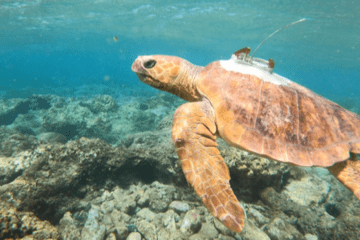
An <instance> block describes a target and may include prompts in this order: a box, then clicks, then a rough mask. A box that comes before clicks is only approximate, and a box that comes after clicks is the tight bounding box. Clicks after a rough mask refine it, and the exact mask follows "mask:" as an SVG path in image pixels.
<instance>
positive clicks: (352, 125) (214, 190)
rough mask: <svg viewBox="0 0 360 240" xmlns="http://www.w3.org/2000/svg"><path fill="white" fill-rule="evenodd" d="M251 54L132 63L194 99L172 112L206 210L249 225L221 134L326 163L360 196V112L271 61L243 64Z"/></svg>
mask: <svg viewBox="0 0 360 240" xmlns="http://www.w3.org/2000/svg"><path fill="white" fill-rule="evenodd" d="M248 54H249V51H248V50H247V48H245V50H243V51H240V52H239V51H238V52H236V54H233V55H232V57H231V59H230V60H227V61H216V62H212V63H210V64H209V65H207V66H206V67H200V66H195V65H193V64H191V63H189V62H188V61H186V60H184V59H181V58H178V57H173V56H161V55H153V56H140V57H138V58H137V59H136V60H135V62H134V63H133V65H132V70H133V71H134V72H135V73H136V74H137V75H138V77H139V79H140V80H141V81H143V82H144V83H147V84H149V85H151V86H153V87H155V88H157V89H160V90H163V91H168V92H170V93H173V94H175V95H177V96H179V97H181V98H183V99H185V100H187V101H190V102H189V103H186V104H184V105H182V106H180V107H179V109H178V110H177V111H176V113H175V116H174V122H173V129H172V139H173V142H174V144H175V146H176V149H177V154H178V156H179V159H180V161H181V165H182V169H183V171H184V174H185V177H186V180H187V181H188V182H189V184H190V185H191V186H192V187H193V188H194V190H195V192H196V193H197V194H198V195H199V197H200V198H201V200H202V201H203V203H204V204H205V206H206V207H207V208H208V210H209V211H210V212H211V213H212V214H213V215H214V216H215V217H217V218H218V219H219V220H220V221H221V222H222V223H223V224H224V225H225V226H227V227H228V228H229V229H231V230H233V231H236V232H240V231H241V230H242V229H243V228H244V220H245V213H244V210H243V208H242V207H241V205H240V203H239V202H238V200H237V198H236V196H235V195H234V193H233V191H232V189H231V187H230V184H229V180H230V175H229V170H228V168H227V166H226V164H225V162H224V159H223V158H222V156H221V155H220V152H219V150H218V148H217V144H216V137H217V136H219V137H221V138H223V139H224V140H225V141H226V142H227V143H229V144H230V145H232V146H234V147H237V148H241V149H244V150H247V151H250V152H253V153H256V154H258V155H262V156H266V157H269V158H271V159H274V160H277V161H281V162H287V163H292V164H295V165H299V166H321V167H328V168H329V170H330V171H331V172H332V173H333V174H334V175H335V176H336V177H337V178H338V179H339V180H340V181H341V182H342V183H343V184H344V185H345V186H346V187H348V188H349V189H350V190H351V191H352V192H353V193H354V194H355V195H356V197H357V198H358V199H359V200H360V162H359V161H358V160H356V157H355V154H358V153H360V116H358V115H356V114H355V113H352V112H350V111H348V110H346V109H344V108H342V107H340V106H339V105H337V104H336V103H333V102H331V101H329V100H327V99H325V98H323V97H321V96H319V95H317V94H315V93H313V92H312V91H310V90H308V89H306V88H305V87H302V86H300V85H298V84H296V83H294V82H292V81H290V80H289V79H286V78H284V77H282V76H279V75H277V74H276V73H273V72H272V69H271V68H272V67H273V66H274V64H273V61H272V60H271V61H265V60H262V62H263V63H265V65H264V66H259V64H255V62H252V61H253V59H250V60H252V61H250V62H248V61H246V62H244V58H246V57H247V56H248ZM260 62H261V61H260ZM266 63H267V64H266ZM267 68H268V69H267ZM269 69H270V70H269Z"/></svg>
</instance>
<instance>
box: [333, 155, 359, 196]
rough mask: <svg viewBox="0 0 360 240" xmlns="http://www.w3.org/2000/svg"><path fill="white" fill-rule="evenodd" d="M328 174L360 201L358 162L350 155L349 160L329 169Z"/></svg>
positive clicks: (354, 156)
mask: <svg viewBox="0 0 360 240" xmlns="http://www.w3.org/2000/svg"><path fill="white" fill-rule="evenodd" d="M329 170H330V172H331V173H332V174H333V175H334V176H335V177H336V178H337V179H338V180H339V181H340V182H342V183H343V184H344V185H345V186H346V187H347V188H348V189H350V191H352V192H353V193H354V195H355V196H356V197H357V198H358V199H359V200H360V161H358V160H357V159H356V155H355V154H353V153H351V157H350V159H348V160H347V161H344V162H339V163H337V164H335V165H334V166H331V167H329Z"/></svg>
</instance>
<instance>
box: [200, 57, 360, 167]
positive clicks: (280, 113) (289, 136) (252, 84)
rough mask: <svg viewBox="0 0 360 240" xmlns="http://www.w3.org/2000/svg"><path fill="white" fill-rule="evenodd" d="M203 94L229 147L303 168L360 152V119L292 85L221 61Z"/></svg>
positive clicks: (211, 69) (204, 81) (209, 72)
mask: <svg viewBox="0 0 360 240" xmlns="http://www.w3.org/2000/svg"><path fill="white" fill-rule="evenodd" d="M201 76H202V78H201V81H200V84H199V89H200V92H202V93H203V94H204V96H205V97H207V98H208V99H209V100H210V102H211V104H212V106H213V107H214V109H215V121H216V126H217V130H218V133H219V134H220V136H221V137H222V138H223V139H225V141H227V142H228V143H229V144H231V145H233V146H235V147H239V148H242V149H245V150H248V151H252V152H254V153H257V154H260V155H265V156H268V157H270V158H272V159H275V160H279V161H283V162H290V163H293V164H297V165H301V166H312V165H316V166H331V165H333V164H335V163H337V162H341V161H344V160H346V159H347V158H348V157H349V152H350V151H351V152H354V153H360V117H359V116H358V115H356V114H354V113H352V112H350V111H348V110H346V109H343V108H342V107H340V106H339V105H337V104H335V103H333V102H331V101H329V100H327V99H325V98H323V97H321V96H319V95H317V94H315V93H313V92H312V91H310V90H309V89H306V88H305V87H303V86H301V85H298V84H296V83H293V82H291V81H290V80H289V81H283V82H281V83H280V84H279V82H275V81H274V82H272V81H271V80H270V81H269V80H264V79H262V78H260V77H257V76H255V75H249V74H242V73H241V72H240V71H233V70H226V69H224V68H222V66H221V64H220V63H219V62H213V63H211V64H209V65H208V66H207V67H205V69H204V71H203V73H202V74H201Z"/></svg>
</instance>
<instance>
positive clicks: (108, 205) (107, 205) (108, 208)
mask: <svg viewBox="0 0 360 240" xmlns="http://www.w3.org/2000/svg"><path fill="white" fill-rule="evenodd" d="M113 210H114V202H113V201H107V202H104V203H102V204H101V211H102V212H103V213H104V214H105V213H111V212H112V211H113Z"/></svg>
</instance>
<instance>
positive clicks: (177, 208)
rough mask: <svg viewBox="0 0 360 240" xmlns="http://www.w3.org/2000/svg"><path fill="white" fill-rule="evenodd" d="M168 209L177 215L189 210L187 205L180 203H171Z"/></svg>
mask: <svg viewBox="0 0 360 240" xmlns="http://www.w3.org/2000/svg"><path fill="white" fill-rule="evenodd" d="M169 208H170V209H173V210H174V211H175V212H177V213H185V212H187V211H189V209H190V207H189V204H187V203H184V202H180V201H173V202H171V203H170V205H169Z"/></svg>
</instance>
